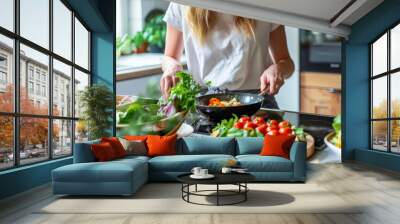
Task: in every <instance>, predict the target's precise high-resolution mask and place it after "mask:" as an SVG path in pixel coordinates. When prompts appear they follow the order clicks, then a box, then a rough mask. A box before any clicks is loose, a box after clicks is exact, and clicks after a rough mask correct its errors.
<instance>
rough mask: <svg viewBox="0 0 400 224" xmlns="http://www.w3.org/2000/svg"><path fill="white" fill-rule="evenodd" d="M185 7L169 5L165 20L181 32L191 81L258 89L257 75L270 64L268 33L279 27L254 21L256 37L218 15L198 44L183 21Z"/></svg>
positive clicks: (228, 19)
mask: <svg viewBox="0 0 400 224" xmlns="http://www.w3.org/2000/svg"><path fill="white" fill-rule="evenodd" d="M186 11H187V7H186V6H184V5H180V4H177V3H170V5H169V7H168V10H167V12H166V14H165V17H164V21H165V22H166V23H167V24H168V25H170V26H173V27H174V28H176V29H178V30H180V31H182V33H183V41H184V48H185V54H186V57H187V66H188V70H189V72H190V73H191V74H192V75H193V78H194V79H195V80H196V81H197V82H198V83H200V84H201V85H203V86H205V83H206V82H207V81H211V85H212V86H216V87H221V88H227V89H229V90H246V89H259V88H260V76H261V74H262V73H263V72H264V70H265V69H267V68H268V67H269V66H270V65H271V64H272V62H271V59H270V56H269V53H268V46H269V34H270V32H271V31H273V30H274V29H276V28H277V27H278V26H279V25H276V24H273V23H268V22H261V21H257V23H256V24H257V25H256V29H255V38H253V37H248V36H247V35H246V34H244V33H243V32H241V31H240V30H238V29H237V28H236V27H235V25H234V21H233V19H234V17H233V16H232V15H228V14H222V13H218V20H217V22H216V24H215V26H214V27H213V30H212V31H211V32H209V34H208V36H207V39H206V41H205V42H204V43H203V44H201V43H200V42H199V41H198V40H197V38H196V36H194V34H193V33H192V31H191V28H190V25H189V24H188V23H187V21H186Z"/></svg>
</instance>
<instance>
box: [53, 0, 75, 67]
mask: <svg viewBox="0 0 400 224" xmlns="http://www.w3.org/2000/svg"><path fill="white" fill-rule="evenodd" d="M53 18H54V20H53V51H54V52H55V53H57V54H59V55H61V56H63V57H64V58H66V59H68V60H71V59H72V58H71V46H72V43H71V39H72V24H71V18H72V12H71V11H70V10H69V9H68V8H67V7H66V6H65V5H64V4H63V3H62V2H61V1H60V0H54V1H53Z"/></svg>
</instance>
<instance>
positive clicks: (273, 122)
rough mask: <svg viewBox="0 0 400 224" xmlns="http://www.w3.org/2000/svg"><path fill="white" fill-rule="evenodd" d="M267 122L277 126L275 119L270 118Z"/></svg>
mask: <svg viewBox="0 0 400 224" xmlns="http://www.w3.org/2000/svg"><path fill="white" fill-rule="evenodd" d="M269 124H270V125H276V126H278V121H277V120H270V121H269Z"/></svg>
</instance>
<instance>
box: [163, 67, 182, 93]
mask: <svg viewBox="0 0 400 224" xmlns="http://www.w3.org/2000/svg"><path fill="white" fill-rule="evenodd" d="M179 71H182V66H181V65H178V64H176V65H173V66H171V67H169V68H168V69H166V70H165V71H164V74H163V75H162V77H161V80H160V90H161V94H162V95H163V97H164V99H168V97H169V92H170V90H171V88H172V87H173V86H175V85H176V84H177V83H178V81H179V78H178V77H176V76H175V73H176V72H179Z"/></svg>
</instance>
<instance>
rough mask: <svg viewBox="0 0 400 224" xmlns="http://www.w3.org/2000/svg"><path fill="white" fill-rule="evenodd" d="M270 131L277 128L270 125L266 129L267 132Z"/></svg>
mask: <svg viewBox="0 0 400 224" xmlns="http://www.w3.org/2000/svg"><path fill="white" fill-rule="evenodd" d="M272 130H278V126H277V125H272V124H270V125H269V126H268V127H267V131H272Z"/></svg>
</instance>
